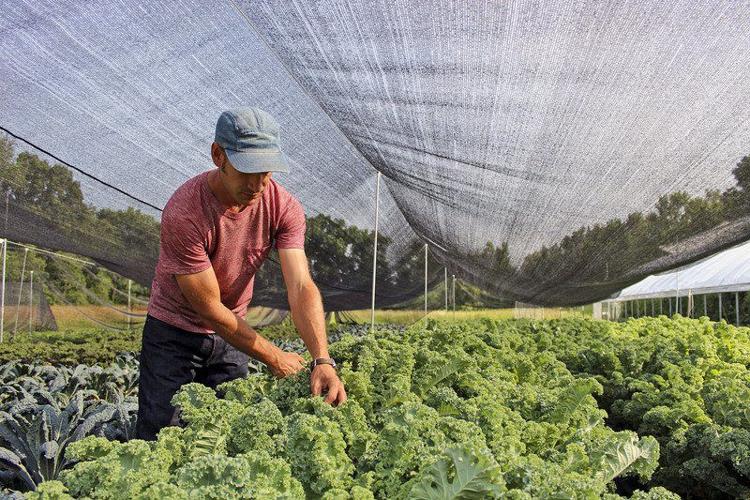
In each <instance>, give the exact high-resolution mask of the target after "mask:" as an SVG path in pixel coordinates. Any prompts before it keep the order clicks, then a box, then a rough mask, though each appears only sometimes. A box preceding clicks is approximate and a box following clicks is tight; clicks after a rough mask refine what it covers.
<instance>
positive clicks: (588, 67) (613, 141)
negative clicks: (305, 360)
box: [0, 0, 750, 310]
mask: <svg viewBox="0 0 750 500" xmlns="http://www.w3.org/2000/svg"><path fill="white" fill-rule="evenodd" d="M0 31H2V34H3V36H2V37H0V54H2V57H1V58H0V75H1V76H2V82H3V86H4V90H3V93H2V96H1V97H0V117H2V123H1V124H0V125H2V127H3V128H5V129H6V130H8V131H10V132H12V133H13V134H15V135H16V136H18V137H21V138H24V139H26V140H28V141H29V142H31V143H33V144H35V145H36V146H37V147H39V148H42V149H44V150H45V151H47V152H49V153H51V154H53V155H54V156H55V157H56V158H57V159H54V158H52V159H50V158H49V157H47V159H48V160H50V163H56V162H58V161H59V160H62V161H64V162H66V163H67V166H65V167H60V168H61V169H63V170H64V171H68V172H70V171H71V168H73V167H75V168H77V169H78V170H79V172H76V173H75V177H74V178H75V179H76V180H78V181H79V182H80V189H81V193H80V195H81V196H80V198H81V200H79V199H78V198H79V197H77V196H74V195H75V193H73V195H71V193H70V190H63V191H60V192H55V193H54V196H52V199H53V201H54V202H55V203H50V197H49V195H48V194H47V192H46V191H44V189H41V188H39V185H38V184H34V183H31V184H29V178H30V175H31V174H30V173H29V172H30V171H31V170H33V168H36V167H33V165H32V166H27V168H26V170H23V168H20V169H19V168H18V167H17V164H18V162H17V161H15V160H13V161H8V162H6V164H4V165H2V170H0V180H1V181H2V187H3V189H4V191H5V193H6V200H7V202H6V205H5V206H6V219H5V220H6V221H7V223H5V225H4V229H3V234H4V235H5V236H8V237H10V238H12V239H16V240H20V241H26V242H33V243H37V244H40V245H44V246H46V247H52V248H58V249H64V250H68V251H75V252H76V253H80V254H83V255H88V256H90V257H91V258H93V259H95V260H97V261H98V262H100V263H102V264H104V265H106V266H108V267H110V268H112V269H114V270H116V271H118V272H120V273H122V274H124V275H126V276H128V277H132V278H133V279H134V280H137V281H139V282H140V283H143V284H148V283H149V281H150V279H151V276H152V273H153V267H154V263H155V259H156V251H157V249H158V247H157V246H156V242H157V241H158V223H156V222H155V221H156V220H158V217H159V209H160V208H161V207H163V206H164V204H165V202H166V200H167V199H168V197H169V196H170V195H171V193H172V192H173V191H174V190H175V189H176V187H177V186H179V185H180V184H181V183H182V182H184V181H185V180H186V179H188V178H189V177H191V176H193V175H195V174H197V173H198V172H200V171H203V170H206V169H208V168H210V166H211V160H210V157H209V146H210V143H211V141H212V134H213V128H214V124H215V120H216V118H217V117H218V115H219V113H220V112H221V111H222V110H223V109H226V108H231V107H236V106H240V105H255V106H259V107H261V108H264V109H266V110H267V111H269V112H270V113H271V114H273V115H274V116H275V117H276V119H277V120H278V121H279V123H280V124H281V129H282V148H283V149H284V150H285V152H286V153H287V154H288V156H289V157H290V160H291V167H292V168H291V172H290V173H289V174H279V175H276V174H275V176H276V178H277V180H279V181H280V183H281V184H282V185H284V186H285V187H287V189H289V191H290V192H292V193H293V194H294V195H295V196H297V197H298V198H299V199H300V201H302V204H303V206H304V207H305V210H306V213H307V216H308V218H309V219H311V220H312V219H315V218H317V220H315V221H313V222H312V223H310V222H309V224H308V225H310V226H311V228H312V229H311V233H310V234H309V235H308V248H307V251H308V255H309V256H310V259H311V261H312V262H314V264H313V266H312V267H313V272H314V278H315V279H316V281H317V282H318V283H319V286H320V287H321V290H322V292H323V295H324V302H325V304H326V308H327V309H329V310H337V309H338V310H343V309H356V308H363V307H367V306H369V293H370V286H371V272H372V246H371V243H372V232H373V228H374V211H375V210H374V199H375V193H374V190H375V175H376V172H377V171H380V172H382V174H383V176H384V183H383V188H382V192H381V205H380V210H381V212H380V213H381V219H380V228H381V229H380V234H381V236H382V238H383V240H382V241H383V243H382V249H379V254H380V252H381V251H382V256H380V255H379V260H380V261H381V263H380V264H379V265H378V288H377V305H380V306H393V305H398V304H400V303H404V302H408V300H409V299H412V298H414V297H416V296H418V295H419V294H422V293H424V290H423V280H424V278H423V262H420V259H423V257H422V256H421V255H420V254H419V251H420V248H421V246H422V245H423V244H424V243H425V242H426V243H428V244H429V245H430V259H431V260H432V262H430V263H429V264H430V265H429V266H428V267H429V276H428V281H429V284H430V287H431V288H434V287H437V286H440V285H441V283H442V280H443V273H444V268H446V267H447V268H448V270H449V274H450V275H453V274H455V275H456V276H457V277H459V278H460V279H462V280H464V281H466V282H469V283H473V284H475V285H479V286H480V287H481V288H482V289H483V290H484V291H485V292H486V293H488V294H492V295H493V296H494V297H495V298H496V299H498V300H518V301H524V302H530V303H535V304H547V305H571V304H573V305H574V304H582V303H586V302H592V301H594V300H597V299H600V298H603V297H606V296H608V295H609V294H611V293H612V292H614V291H616V290H618V289H620V288H622V287H623V286H625V285H628V284H630V283H633V282H635V281H637V280H638V279H640V278H642V277H644V276H646V275H648V274H651V273H654V272H657V271H660V270H665V269H668V268H671V267H674V266H677V265H681V264H684V263H686V262H689V261H692V260H695V259H698V258H701V257H703V256H705V255H708V254H710V253H712V252H715V251H716V250H718V249H721V248H725V247H727V246H729V245H732V244H734V243H737V242H739V241H743V240H746V239H748V236H749V235H750V158H746V159H744V160H743V158H745V155H747V154H748V153H750V151H748V150H749V149H750V147H749V146H748V139H750V118H748V115H747V112H746V96H747V95H750V78H747V76H748V68H749V67H750V38H748V37H747V33H748V32H750V4H747V3H746V2H745V3H736V2H734V3H699V2H686V3H681V4H670V3H664V2H658V1H655V0H652V1H645V2H638V3H621V2H605V3H602V2H593V1H591V2H575V3H573V2H553V3H540V2H531V1H528V2H515V3H512V4H506V3H504V2H495V3H486V4H485V3H476V2H456V3H449V4H445V3H442V2H436V1H427V0H424V1H417V2H414V1H408V2H406V1H401V2H399V1H396V2H379V1H378V2H361V1H354V0H342V1H333V2H287V3H283V4H279V3H278V2H269V1H254V2H252V3H251V2H246V1H241V2H234V1H230V2H227V3H207V2H197V1H194V2H192V1H183V2H163V3H162V2H149V3H133V4H125V5H121V4H118V5H117V6H113V5H111V4H109V3H105V2H65V3H64V4H61V3H58V2H50V1H36V0H35V1H34V2H30V1H20V2H13V3H10V4H9V5H4V7H3V9H2V12H0ZM17 148H19V149H20V150H23V149H27V148H29V146H28V145H26V144H25V143H23V141H20V140H17ZM34 152H35V153H37V154H38V153H39V151H34ZM27 163H30V160H29V161H27ZM32 167H33V168H32ZM81 172H82V173H81ZM58 173H59V174H60V176H62V173H61V172H58ZM84 174H87V175H89V176H91V177H86V176H85V175H84ZM31 177H32V178H34V177H33V175H31ZM29 186H31V187H29ZM40 192H41V193H45V196H47V197H44V196H41V197H40V195H39V193H40ZM2 201H3V200H0V202H2ZM71 207H72V208H71ZM86 207H95V208H89V209H88V211H87V209H86ZM128 208H130V210H131V211H130V212H129V213H128V212H127V210H128ZM133 208H135V209H138V210H139V211H140V212H137V213H136V212H134V211H133V210H132V209H133ZM105 209H107V210H109V211H108V212H106V211H105V212H103V210H105ZM123 214H124V215H123ZM149 219H152V220H149ZM337 220H339V221H341V223H340V224H337V223H336V222H335V221H337ZM339 240H340V241H343V242H344V244H336V245H333V244H332V242H334V241H335V242H340V241H339ZM368 249H369V250H368ZM368 251H369V252H370V253H369V257H368V255H367V252H368ZM337 252H338V253H337ZM368 259H369V260H368ZM327 261H328V262H327ZM331 262H332V263H335V264H338V265H337V266H331V265H330V263H331ZM263 272H264V278H263V280H258V281H259V282H262V284H263V286H260V285H261V283H259V285H258V290H257V291H256V295H255V296H256V298H255V301H256V305H265V306H273V307H281V308H285V307H288V306H287V304H286V300H285V296H284V294H283V286H282V283H281V281H280V276H279V271H278V264H276V263H274V262H271V261H269V262H267V264H266V266H264V271H263Z"/></svg>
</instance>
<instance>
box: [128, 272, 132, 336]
mask: <svg viewBox="0 0 750 500" xmlns="http://www.w3.org/2000/svg"><path fill="white" fill-rule="evenodd" d="M132 285H133V280H128V331H130V323H131V318H130V313H131V310H130V287H131V286H132Z"/></svg>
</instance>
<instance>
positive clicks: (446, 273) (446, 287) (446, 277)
mask: <svg viewBox="0 0 750 500" xmlns="http://www.w3.org/2000/svg"><path fill="white" fill-rule="evenodd" d="M444 270H445V312H448V268H447V267H446V268H444Z"/></svg>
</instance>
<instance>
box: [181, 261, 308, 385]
mask: <svg viewBox="0 0 750 500" xmlns="http://www.w3.org/2000/svg"><path fill="white" fill-rule="evenodd" d="M175 278H176V279H177V284H178V285H179V287H180V290H181V291H182V294H183V295H184V296H185V298H186V299H187V301H188V302H189V303H190V305H191V306H192V308H193V310H194V311H195V312H196V313H198V315H199V316H200V317H201V318H202V319H203V320H204V321H205V322H206V323H207V324H208V325H209V326H210V327H211V328H213V330H214V331H215V332H216V333H217V334H218V335H219V336H220V337H222V338H223V339H224V340H226V341H227V342H228V343H229V344H231V345H232V346H234V347H236V348H237V349H239V350H240V351H242V352H244V353H246V354H248V355H249V356H251V357H253V358H255V359H257V360H259V361H261V362H263V363H265V364H266V366H268V367H269V368H270V370H271V372H272V373H273V374H274V375H276V376H277V377H285V376H287V375H292V374H294V373H297V372H298V371H300V370H301V369H302V368H303V367H304V358H302V356H300V355H298V354H296V353H292V352H285V351H282V350H281V349H279V348H278V347H276V346H275V345H273V344H272V343H271V342H269V341H268V340H266V339H265V338H264V337H263V336H262V335H261V334H259V333H258V332H256V331H255V330H254V329H253V328H251V327H250V325H248V324H247V323H246V322H245V320H243V319H242V318H240V317H239V316H237V315H236V314H234V313H233V312H232V311H230V310H229V308H227V307H226V306H225V305H224V304H222V303H221V293H220V290H219V283H218V281H217V280H216V274H214V270H213V267H209V268H208V269H206V270H205V271H201V272H199V273H195V274H181V275H180V274H176V275H175Z"/></svg>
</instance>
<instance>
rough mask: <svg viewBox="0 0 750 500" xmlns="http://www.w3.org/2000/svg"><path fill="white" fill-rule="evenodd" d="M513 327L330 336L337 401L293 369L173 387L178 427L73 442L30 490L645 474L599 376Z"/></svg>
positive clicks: (544, 480) (426, 489) (540, 486)
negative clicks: (60, 464)
mask: <svg viewBox="0 0 750 500" xmlns="http://www.w3.org/2000/svg"><path fill="white" fill-rule="evenodd" d="M561 323H562V324H565V322H561ZM519 325H521V323H514V322H500V323H498V322H493V321H477V322H470V323H440V324H438V323H435V322H429V323H428V325H427V328H425V327H424V325H422V326H421V327H413V328H410V329H408V330H406V331H379V332H378V333H377V334H376V335H374V336H364V337H359V338H356V337H353V336H345V337H343V338H342V339H341V340H339V341H338V342H336V343H334V344H332V346H331V352H332V354H333V356H334V357H336V358H337V359H339V360H341V361H343V362H342V368H341V376H342V378H343V379H344V381H345V384H346V386H347V389H348V393H349V396H350V400H349V401H348V402H347V403H346V404H345V405H343V406H341V407H340V408H337V409H334V408H331V407H329V406H327V405H326V404H325V403H324V402H323V401H322V400H321V399H320V398H310V397H309V388H308V380H307V374H304V373H303V374H300V376H298V377H293V378H288V379H284V380H281V381H276V380H273V379H271V378H270V377H269V376H268V375H266V374H264V373H260V374H256V375H253V376H251V377H249V378H247V379H244V380H237V381H233V382H229V383H227V384H224V385H223V386H221V387H220V391H219V394H217V393H215V392H214V391H213V390H211V389H208V388H206V387H203V386H200V385H197V384H191V385H188V386H185V387H184V388H183V390H182V391H181V392H180V393H179V394H178V395H177V396H176V398H175V401H176V403H177V404H178V405H179V406H180V407H181V408H182V412H183V418H184V420H185V421H186V423H187V426H186V427H185V428H178V427H170V428H166V429H164V430H163V431H162V432H161V433H160V435H159V438H158V440H157V441H155V442H153V443H148V442H144V441H139V440H131V441H129V442H126V443H120V442H116V441H108V440H106V439H104V438H102V437H94V436H92V437H88V438H85V439H83V440H80V441H77V442H74V443H71V444H70V445H69V446H68V447H67V457H66V458H67V459H69V460H75V461H77V462H78V463H77V464H76V465H75V466H74V467H73V468H72V469H69V470H66V471H63V472H62V474H61V475H60V481H49V482H46V483H43V484H42V485H41V486H40V487H39V489H38V490H37V491H36V492H35V493H32V494H30V495H29V497H30V498H69V497H68V496H67V495H72V496H74V497H90V498H131V497H134V498H160V499H165V498H222V499H223V498H269V497H270V498H304V497H308V498H320V497H322V498H329V499H334V498H335V499H347V498H354V499H366V498H373V497H375V498H388V499H391V498H430V499H433V498H493V497H507V498H517V499H522V498H545V497H546V498H551V497H554V498H618V496H617V495H615V494H614V493H613V491H614V483H613V479H614V478H615V477H622V476H633V477H637V478H640V479H641V480H644V481H645V480H648V478H649V477H650V476H651V475H652V473H653V472H654V470H655V469H656V467H657V464H658V458H659V445H658V443H657V441H656V439H654V438H653V437H642V438H639V437H638V436H637V435H636V434H635V433H634V432H632V431H629V430H622V431H615V430H613V429H611V428H609V427H607V426H606V425H605V422H604V418H605V416H606V414H605V412H604V411H602V410H601V409H599V408H598V407H597V402H596V400H595V399H594V395H597V396H600V395H601V394H602V391H603V387H602V384H601V383H600V382H599V381H597V380H596V379H594V378H592V377H588V376H575V375H573V374H572V373H571V372H570V371H569V370H568V369H567V368H566V366H565V364H563V362H561V361H559V360H558V359H557V358H556V357H555V355H554V354H552V352H551V351H553V350H555V346H553V345H550V344H549V343H548V342H547V340H550V341H553V340H554V339H551V338H549V337H548V336H547V334H544V333H541V334H539V333H538V332H535V331H534V329H533V328H532V326H531V324H528V326H526V327H521V326H519ZM544 325H545V326H544V328H552V326H551V325H552V324H544ZM523 330H526V331H523ZM534 335H539V338H538V339H535V338H534ZM545 339H547V340H545ZM670 496H672V494H670V493H669V492H667V491H666V490H663V489H660V488H654V489H652V490H651V491H649V492H648V493H643V492H637V493H636V494H634V495H633V497H634V498H670ZM674 498H676V496H675V497H674Z"/></svg>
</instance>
